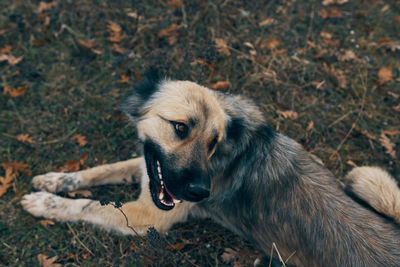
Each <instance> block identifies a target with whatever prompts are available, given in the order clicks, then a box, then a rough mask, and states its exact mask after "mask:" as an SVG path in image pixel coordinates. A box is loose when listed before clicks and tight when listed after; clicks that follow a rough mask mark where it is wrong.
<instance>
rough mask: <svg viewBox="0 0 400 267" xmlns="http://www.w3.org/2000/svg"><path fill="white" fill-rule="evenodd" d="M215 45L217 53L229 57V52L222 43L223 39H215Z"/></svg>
mask: <svg viewBox="0 0 400 267" xmlns="http://www.w3.org/2000/svg"><path fill="white" fill-rule="evenodd" d="M215 44H216V45H217V51H218V52H219V53H223V54H225V55H227V56H230V55H231V52H230V51H229V48H228V45H227V44H226V42H225V41H224V39H221V38H216V39H215Z"/></svg>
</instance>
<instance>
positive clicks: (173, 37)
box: [158, 23, 178, 45]
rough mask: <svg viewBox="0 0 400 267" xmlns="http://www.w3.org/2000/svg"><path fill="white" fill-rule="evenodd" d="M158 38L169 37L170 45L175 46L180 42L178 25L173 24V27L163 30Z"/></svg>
mask: <svg viewBox="0 0 400 267" xmlns="http://www.w3.org/2000/svg"><path fill="white" fill-rule="evenodd" d="M158 37H159V38H161V37H167V38H168V43H169V45H173V44H175V43H176V41H177V40H178V25H176V24H175V23H173V24H172V25H171V27H169V28H166V29H162V30H161V31H159V32H158Z"/></svg>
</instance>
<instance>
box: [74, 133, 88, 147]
mask: <svg viewBox="0 0 400 267" xmlns="http://www.w3.org/2000/svg"><path fill="white" fill-rule="evenodd" d="M74 138H75V140H76V141H77V142H78V144H79V145H80V146H85V145H86V144H87V141H86V137H85V136H83V135H81V134H74Z"/></svg>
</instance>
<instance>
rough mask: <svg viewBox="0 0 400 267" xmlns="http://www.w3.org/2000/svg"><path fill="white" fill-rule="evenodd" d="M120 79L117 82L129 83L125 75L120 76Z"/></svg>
mask: <svg viewBox="0 0 400 267" xmlns="http://www.w3.org/2000/svg"><path fill="white" fill-rule="evenodd" d="M120 77H121V79H120V80H119V82H120V83H129V82H130V81H129V76H128V75H126V74H125V73H123V74H121V76H120Z"/></svg>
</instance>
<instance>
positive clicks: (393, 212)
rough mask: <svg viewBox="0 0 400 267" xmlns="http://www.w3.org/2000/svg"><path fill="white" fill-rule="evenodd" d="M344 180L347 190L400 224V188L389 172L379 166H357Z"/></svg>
mask: <svg viewBox="0 0 400 267" xmlns="http://www.w3.org/2000/svg"><path fill="white" fill-rule="evenodd" d="M344 182H345V189H346V190H349V191H350V192H353V193H354V194H355V195H356V196H357V197H358V198H360V199H362V200H363V201H365V202H367V203H368V204H369V205H370V206H371V207H372V208H374V209H375V210H376V211H378V212H380V213H382V214H385V215H386V216H388V217H390V218H392V219H393V220H394V221H395V222H396V223H398V224H400V189H399V187H398V186H397V182H396V181H395V179H394V178H393V177H392V176H390V174H389V173H387V172H386V171H384V170H382V169H381V168H378V167H357V168H354V169H353V170H352V171H350V172H349V173H348V174H347V175H346V177H345V178H344Z"/></svg>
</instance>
